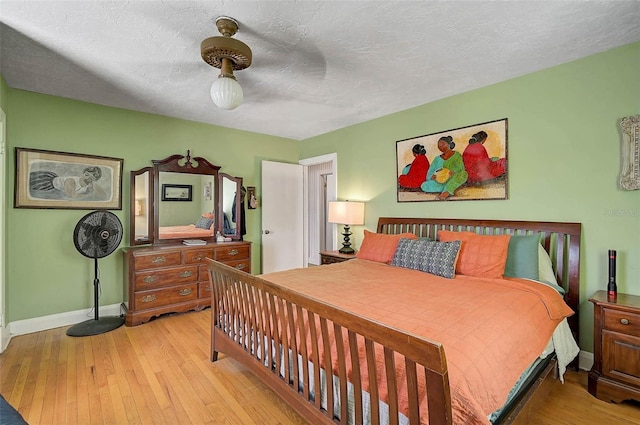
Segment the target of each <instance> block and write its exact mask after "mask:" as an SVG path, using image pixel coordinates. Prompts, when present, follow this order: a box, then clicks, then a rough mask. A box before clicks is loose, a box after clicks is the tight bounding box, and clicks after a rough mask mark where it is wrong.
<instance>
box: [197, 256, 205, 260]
mask: <svg viewBox="0 0 640 425" xmlns="http://www.w3.org/2000/svg"><path fill="white" fill-rule="evenodd" d="M203 258H204V257H203V256H202V255H200V256H198V257H196V261H202V259H203Z"/></svg>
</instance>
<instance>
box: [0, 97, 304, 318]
mask: <svg viewBox="0 0 640 425" xmlns="http://www.w3.org/2000/svg"><path fill="white" fill-rule="evenodd" d="M6 97H7V99H6V106H7V108H6V109H5V112H6V114H7V141H8V149H7V151H8V158H7V163H8V176H7V177H8V182H7V206H8V208H7V215H6V218H7V232H6V241H7V245H6V246H7V256H6V260H7V261H6V268H7V270H6V276H7V280H6V283H7V285H6V300H7V311H6V316H7V319H8V322H13V321H16V320H22V319H29V318H34V317H41V316H46V315H50V314H55V313H62V312H67V311H75V310H81V309H85V308H90V307H91V306H92V305H93V286H92V282H93V260H90V259H87V258H85V257H83V256H82V255H81V254H80V253H78V252H77V251H76V249H75V247H74V245H73V240H72V235H73V229H74V227H75V225H76V223H77V222H78V220H79V219H80V218H81V217H83V216H84V215H85V214H87V213H88V212H89V211H86V210H42V209H22V208H20V209H16V208H13V187H14V173H15V170H14V162H15V150H14V147H24V148H34V149H46V150H52V151H63V152H78V153H85V154H91V155H102V156H111V157H117V158H124V173H123V174H124V175H123V182H122V183H123V195H124V196H123V203H122V211H114V213H115V214H116V215H117V216H118V217H119V218H120V219H121V220H122V222H123V225H124V226H125V229H126V232H125V236H124V239H123V243H122V244H121V247H125V246H127V245H128V241H129V233H128V229H129V215H128V211H129V171H131V170H135V169H139V168H142V167H146V166H150V165H151V160H152V159H163V158H166V157H168V156H169V155H172V154H176V153H178V154H182V155H185V154H186V152H187V149H190V150H191V155H192V156H194V157H195V156H202V157H205V158H207V159H209V160H210V161H211V162H212V163H213V164H216V165H219V166H221V167H222V168H221V170H220V171H223V172H226V173H228V174H231V175H233V176H241V177H243V178H244V185H245V186H256V187H257V190H258V193H260V190H259V187H260V169H261V168H260V162H261V160H262V159H269V160H276V161H285V162H297V160H298V157H299V142H298V141H295V140H290V139H284V138H279V137H272V136H267V135H263V134H257V133H251V132H246V131H239V130H232V129H228V128H222V127H216V126H212V125H206V124H200V123H196V122H191V121H184V120H178V119H173V118H167V117H163V116H158V115H152V114H144V113H139V112H133V111H128V110H123V109H116V108H110V107H105V106H99V105H95V104H89V103H84V102H78V101H74V100H69V99H63V98H59V97H54V96H46V95H41V94H35V93H32V92H26V91H21V90H12V89H9V90H7V92H6ZM3 98H4V96H3ZM212 108H213V106H212ZM212 113H215V111H212ZM198 193H200V191H198ZM259 211H260V210H247V232H248V234H247V235H246V236H245V240H248V241H252V242H253V244H252V263H253V272H254V273H257V272H258V271H259V270H260V257H261V256H260V212H259ZM99 265H100V282H101V286H102V298H101V299H100V304H101V305H110V304H116V303H119V302H121V301H122V300H123V272H122V267H123V261H122V255H121V254H120V253H119V252H116V253H114V254H112V255H110V256H108V257H105V258H103V259H101V260H100V262H99Z"/></svg>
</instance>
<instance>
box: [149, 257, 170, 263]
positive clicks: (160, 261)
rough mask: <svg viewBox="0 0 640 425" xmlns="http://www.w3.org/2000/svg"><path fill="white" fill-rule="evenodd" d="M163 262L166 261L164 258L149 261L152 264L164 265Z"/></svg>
mask: <svg viewBox="0 0 640 425" xmlns="http://www.w3.org/2000/svg"><path fill="white" fill-rule="evenodd" d="M165 261H167V259H166V258H164V257H154V258H153V260H151V262H152V263H153V264H158V263H164V262H165Z"/></svg>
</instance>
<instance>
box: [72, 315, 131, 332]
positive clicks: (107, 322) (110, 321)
mask: <svg viewBox="0 0 640 425" xmlns="http://www.w3.org/2000/svg"><path fill="white" fill-rule="evenodd" d="M122 325H124V317H119V316H112V317H100V318H99V319H98V320H95V319H92V320H87V321H84V322H80V323H77V324H75V325H73V326H71V327H70V328H69V329H67V335H69V336H90V335H99V334H103V333H105V332H109V331H112V330H114V329H117V328H119V327H120V326H122Z"/></svg>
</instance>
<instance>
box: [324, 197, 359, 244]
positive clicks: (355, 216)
mask: <svg viewBox="0 0 640 425" xmlns="http://www.w3.org/2000/svg"><path fill="white" fill-rule="evenodd" d="M327 221H328V222H329V223H336V224H344V233H342V235H343V236H344V241H343V242H342V248H340V249H339V250H338V252H340V253H342V254H353V253H355V250H354V249H353V248H351V242H350V241H349V236H351V231H350V228H349V226H350V225H352V224H354V225H361V224H364V202H349V201H330V202H329V216H328V219H327Z"/></svg>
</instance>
